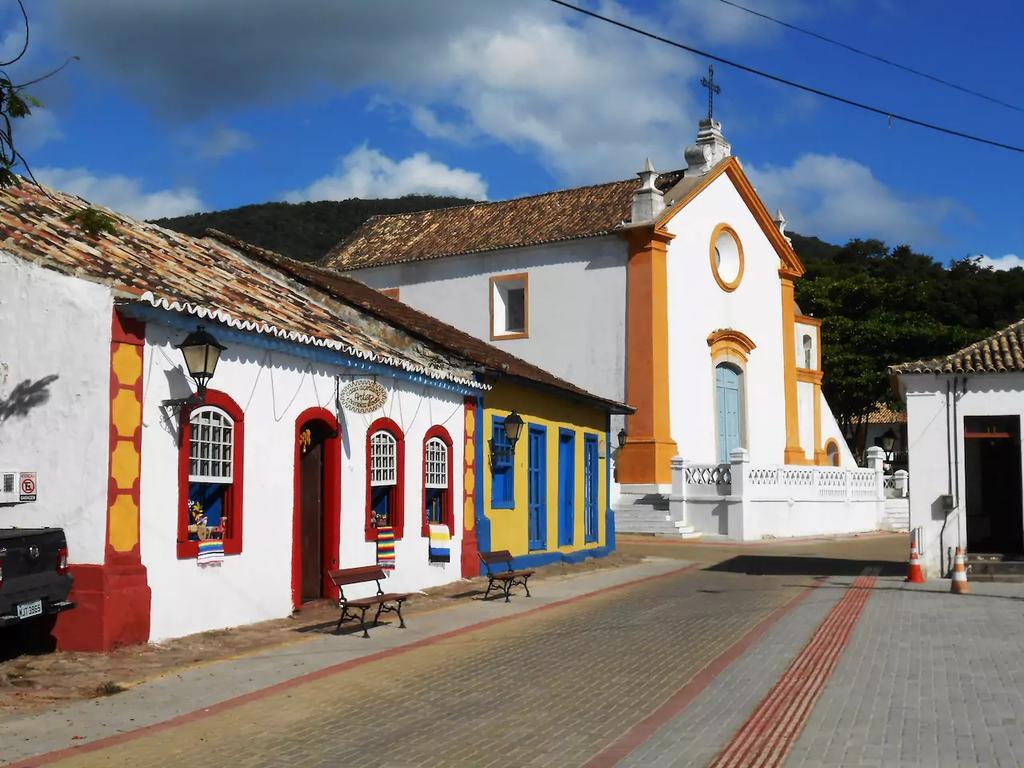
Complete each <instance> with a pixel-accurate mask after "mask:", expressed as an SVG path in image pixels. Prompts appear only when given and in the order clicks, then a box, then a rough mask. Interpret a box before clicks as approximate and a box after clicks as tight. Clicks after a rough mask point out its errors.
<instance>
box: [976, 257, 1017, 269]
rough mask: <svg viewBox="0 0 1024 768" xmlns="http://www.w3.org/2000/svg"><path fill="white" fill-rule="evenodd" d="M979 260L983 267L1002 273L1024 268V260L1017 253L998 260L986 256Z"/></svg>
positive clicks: (997, 258)
mask: <svg viewBox="0 0 1024 768" xmlns="http://www.w3.org/2000/svg"><path fill="white" fill-rule="evenodd" d="M978 258H979V260H980V263H981V266H983V267H991V268H992V269H995V270H998V271H1000V272H1002V271H1004V270H1007V269H1016V268H1017V267H1024V258H1021V257H1020V256H1018V255H1017V254H1016V253H1007V254H1006V255H1004V256H998V257H996V258H993V257H991V256H986V255H985V254H981V255H980V256H979V257H978Z"/></svg>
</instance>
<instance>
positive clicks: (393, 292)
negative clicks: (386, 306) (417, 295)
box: [380, 288, 402, 301]
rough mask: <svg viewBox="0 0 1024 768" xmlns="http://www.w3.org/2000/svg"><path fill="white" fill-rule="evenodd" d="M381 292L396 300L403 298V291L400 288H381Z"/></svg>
mask: <svg viewBox="0 0 1024 768" xmlns="http://www.w3.org/2000/svg"><path fill="white" fill-rule="evenodd" d="M380 292H381V293H382V294H384V295H385V296H387V297H388V298H389V299H394V300H395V301H401V300H402V299H401V298H400V296H401V291H400V289H398V288H381V289H380Z"/></svg>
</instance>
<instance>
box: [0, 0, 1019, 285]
mask: <svg viewBox="0 0 1024 768" xmlns="http://www.w3.org/2000/svg"><path fill="white" fill-rule="evenodd" d="M745 4H747V5H749V6H751V7H755V8H757V9H759V10H762V11H764V12H766V13H770V14H772V15H775V16H778V17H780V18H783V19H786V20H787V21H790V22H792V23H795V24H800V25H803V26H806V27H810V28H812V29H815V30H817V31H819V32H820V33H822V34H825V35H828V36H832V37H835V38H839V39H841V40H844V41H848V42H849V43H851V44H853V45H856V46H859V47H862V48H866V49H868V50H871V51H874V52H877V53H878V54H880V55H883V56H886V57H888V58H892V59H895V60H898V61H900V62H903V63H905V64H907V65H909V66H913V67H915V68H918V69H922V70H925V71H927V72H930V73H933V74H935V75H937V76H940V77H943V78H946V79H949V80H952V81H955V82H960V83H963V84H964V85H968V86H971V87H974V88H977V89H978V90H982V91H985V92H987V93H990V94H992V95H993V96H996V97H998V98H1001V99H1003V100H1006V101H1009V102H1021V104H1022V106H1024V93H1022V91H1021V88H1020V85H1021V76H1022V74H1024V66H1022V62H1021V56H1020V53H1019V47H1018V37H1019V35H1020V32H1021V30H1022V28H1024V11H1022V10H1019V9H1018V6H1019V3H1014V2H1010V1H1009V0H990V1H989V2H986V3H985V4H984V9H983V12H979V13H969V12H966V11H965V10H964V6H962V5H961V4H959V3H952V2H945V3H934V2H926V1H925V0H900V1H899V2H897V1H896V0H747V2H746V3H745ZM589 5H590V7H592V8H594V9H597V10H600V11H602V12H604V13H607V14H609V15H613V16H616V17H617V18H621V19H623V20H627V21H630V22H632V23H634V24H636V25H638V26H643V27H645V28H649V29H652V30H654V31H657V32H659V33H661V34H664V35H666V36H669V37H672V38H675V39H678V40H681V41H684V42H687V43H689V44H692V45H695V46H698V47H703V48H707V49H709V50H712V51H715V52H717V53H719V54H720V55H723V56H726V57H730V58H735V59H737V60H740V61H742V62H744V63H747V64H750V65H752V66H756V67H760V68H763V69H767V70H769V71H772V72H775V73H778V74H780V75H782V76H785V77H789V78H792V79H795V80H800V81H803V82H806V83H808V84H810V85H814V86H817V87H820V88H823V89H826V90H831V91H834V92H837V93H841V94H843V95H846V96H849V97H851V98H854V99H858V100H862V101H866V102H870V103H874V104H878V105H880V106H882V107H884V108H887V109H891V110H892V111H894V112H902V113H907V114H911V115H914V116H917V117H921V118H923V119H927V120H930V121H933V122H937V123H941V124H945V125H949V126H951V127H954V128H959V129H962V130H966V131H968V132H972V133H978V134H982V135H985V136H990V137H992V138H996V139H1000V140H1003V141H1007V142H1009V143H1016V144H1024V131H1022V128H1024V113H1022V112H1018V111H1013V110H1010V109H1006V108H1004V107H1000V106H997V105H994V104H990V103H988V102H985V101H982V100H979V99H977V98H975V97H971V96H968V95H966V94H962V93H958V92H957V91H953V90H950V89H948V88H944V87H942V86H939V85H937V84H935V83H931V82H928V81H925V80H921V79H919V78H916V77H913V76H912V75H909V74H907V73H904V72H900V71H897V70H894V69H891V68H888V67H885V66H883V65H881V64H878V63H875V62H871V61H868V60H865V59H863V58H860V57H856V56H854V55H852V54H850V53H848V52H846V51H843V50H840V49H837V48H835V47H832V46H828V45H825V44H823V43H821V42H819V41H816V40H813V39H810V38H807V37H804V36H801V35H798V34H796V33H794V32H791V31H788V30H785V29H782V28H780V27H777V26H775V25H772V24H769V23H767V22H765V21H763V20H761V19H758V18H755V17H753V16H750V15H748V14H745V13H743V12H742V11H739V10H737V9H735V8H731V7H729V6H727V5H725V4H723V3H721V2H719V0H650V1H649V2H620V3H612V2H592V3H590V4H589ZM30 6H31V7H30V8H29V10H30V14H31V24H32V47H31V52H30V55H29V56H28V57H27V58H26V59H25V60H24V61H22V62H19V63H18V64H17V65H16V66H15V67H13V68H12V69H11V74H12V75H14V77H15V79H19V78H20V79H26V78H28V77H31V76H34V75H37V74H39V73H41V72H43V71H45V70H47V69H48V68H50V67H52V66H54V65H55V64H57V63H59V62H60V61H62V60H63V59H64V58H65V57H67V56H70V55H78V56H79V57H80V61H78V62H76V63H74V64H73V65H72V66H70V67H69V68H68V69H66V70H64V71H63V72H62V73H60V74H59V75H58V76H56V77H54V78H52V79H50V80H48V81H47V82H45V83H43V84H41V85H39V86H38V87H37V88H36V89H34V91H33V93H34V95H37V96H38V97H39V98H40V99H42V100H43V101H44V102H45V104H46V109H45V110H39V111H38V112H37V114H36V115H34V116H33V117H32V118H30V119H29V120H28V121H26V122H25V124H24V125H19V126H18V129H19V133H18V134H17V136H18V140H19V146H20V148H21V150H22V151H23V153H24V154H25V155H26V156H27V157H28V158H29V160H30V162H31V163H32V165H33V167H34V169H35V170H36V171H37V173H38V175H39V176H40V178H42V179H43V180H44V181H46V182H47V183H50V184H53V185H54V186H58V187H61V188H63V189H66V190H68V191H72V192H76V193H78V194H81V195H83V196H84V197H87V198H89V199H92V200H94V201H96V202H99V203H103V204H107V205H110V206H111V207H114V208H117V209H119V210H122V211H125V212H127V213H131V214H134V215H138V216H142V217H156V216H162V215H178V214H182V213H186V212H190V211H194V210H216V209H220V208H228V207H234V206H238V205H244V204H246V203H259V202H264V201H269V200H293V201H299V200H306V199H314V200H318V199H344V198H347V197H353V196H361V197H386V196H397V195H402V194H408V193H413V192H433V193H439V194H455V195H462V196H468V197H476V198H483V197H486V198H488V199H492V200H496V199H502V198H507V197H514V196H518V195H524V194H532V193H536V192H542V191H545V190H549V189H553V188H559V187H565V186H572V185H576V184H587V183H593V182H599V181H607V180H611V179H617V178H625V177H626V176H628V175H630V174H631V173H633V172H635V171H637V170H639V169H640V167H641V165H642V164H643V160H644V158H645V157H646V156H650V157H651V159H652V161H653V162H654V164H655V166H656V167H657V168H659V169H671V168H678V167H681V166H682V165H684V163H683V160H682V153H683V148H684V146H685V145H686V144H687V143H690V142H692V140H693V138H694V135H695V131H696V123H697V120H698V119H699V118H700V116H701V114H702V112H703V111H704V109H705V95H706V94H705V92H704V91H703V90H702V89H701V88H700V86H699V79H700V76H701V75H702V74H703V72H704V70H705V69H706V67H707V62H706V61H702V60H701V59H699V58H697V57H695V56H692V55H689V54H686V53H683V52H681V51H676V50H674V49H670V48H668V47H666V46H662V45H659V44H657V43H653V42H649V41H644V40H642V39H640V38H638V37H636V36H635V35H632V34H630V33H628V32H624V31H621V30H618V29H615V28H611V27H608V26H607V25H603V24H601V23H600V22H595V21H588V20H585V19H582V18H579V17H577V16H574V15H572V14H571V13H570V12H568V11H564V10H561V9H559V8H557V7H556V6H554V5H552V4H551V3H549V2H547V1H546V0H518V2H506V0H429V1H428V0H401V1H400V0H376V1H375V2H356V1H355V0H291V1H290V2H287V3H286V2H283V1H277V2H267V1H266V0H218V1H217V2H213V3H211V2H208V0H175V1H174V2H170V1H169V0H164V1H163V2H156V0H90V2H88V3H85V2H78V1H77V0H65V1H64V2H48V1H47V0H37V1H36V2H32V3H30ZM19 35H20V29H19V26H18V16H17V15H16V12H15V5H14V3H13V2H12V1H11V0H0V46H2V48H3V49H4V50H7V51H9V50H11V49H12V48H13V47H16V45H17V43H18V41H19ZM716 77H717V79H718V80H719V82H720V83H721V85H722V89H723V92H722V94H721V96H720V98H719V99H718V101H717V106H716V117H717V118H719V119H721V120H722V122H723V125H724V130H725V133H726V136H727V137H728V139H729V140H730V141H731V142H732V145H733V152H734V154H736V155H738V156H739V157H740V159H741V160H742V161H743V163H744V167H745V168H746V169H747V171H748V173H749V174H750V175H751V176H752V178H753V179H754V182H755V185H756V186H757V188H758V190H759V192H760V193H761V195H762V197H763V198H764V199H765V201H766V203H767V204H768V205H769V206H770V207H771V208H772V209H773V210H774V209H775V208H776V207H781V208H782V210H783V212H784V213H785V215H786V218H787V219H788V220H789V222H790V228H791V229H793V230H796V231H799V232H803V233H806V234H817V235H819V236H820V237H822V238H824V239H828V240H832V241H835V242H843V241H845V240H846V239H848V238H850V237H881V238H883V239H885V240H886V241H889V242H891V243H897V242H908V243H909V244H910V245H912V246H913V247H915V248H916V249H918V250H921V251H924V252H927V253H931V254H932V255H934V256H936V257H938V258H940V259H943V260H948V259H951V258H958V257H962V256H965V255H968V254H984V255H985V256H986V258H987V259H989V260H990V262H991V263H993V264H994V265H996V266H1007V265H1011V266H1012V265H1015V264H1017V263H1018V262H1019V261H1020V260H1019V259H1018V258H1017V254H1019V255H1020V256H1022V257H1024V245H1022V241H1024V216H1022V215H1021V212H1022V210H1024V193H1022V191H1021V190H1022V186H1021V184H1020V182H1019V178H1020V176H1021V171H1022V170H1024V155H1021V154H1016V153H1012V152H1007V151H1004V150H998V149H994V148H990V147H985V146H982V145H977V144H973V143H969V142H966V141H963V140H959V139H954V138H949V137H945V136H941V135H937V134H933V133H930V132H926V131H923V130H921V129H918V128H913V127H910V126H906V125H901V124H898V123H897V124H894V125H891V126H890V125H889V124H888V122H887V121H886V120H885V119H884V118H880V117H877V116H873V115H868V114H862V113H860V112H856V111H853V110H851V109H849V108H847V107H844V106H840V105H837V104H831V103H828V102H824V101H822V100H820V99H817V98H816V97H813V96H809V95H805V94H801V93H798V92H795V91H792V90H789V89H786V88H783V87H781V86H778V85H774V84H772V83H769V82H766V81H764V80H761V79H759V78H755V77H752V76H750V75H746V74H743V73H740V72H736V71H733V70H730V69H729V68H728V67H725V66H722V65H719V66H717V67H716Z"/></svg>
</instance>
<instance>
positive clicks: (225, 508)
mask: <svg viewBox="0 0 1024 768" xmlns="http://www.w3.org/2000/svg"><path fill="white" fill-rule="evenodd" d="M243 418H244V417H243V414H242V410H241V409H240V408H239V407H238V405H237V404H236V403H235V401H234V400H232V399H231V398H230V397H228V396H227V395H225V394H224V393H222V392H216V391H214V390H207V392H206V397H205V399H204V402H203V403H202V404H200V405H198V406H195V407H192V408H184V409H182V412H181V444H180V448H179V460H178V467H179V468H178V475H179V480H178V486H179V512H178V520H179V523H178V542H177V546H178V557H182V558H186V557H195V556H196V554H197V552H198V547H199V543H200V542H202V541H210V540H215V541H216V540H220V541H223V542H224V554H229V555H230V554H238V553H239V552H241V551H242V519H241V517H242V450H243V448H242V447H243V435H244V432H243Z"/></svg>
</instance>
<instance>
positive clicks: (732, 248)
mask: <svg viewBox="0 0 1024 768" xmlns="http://www.w3.org/2000/svg"><path fill="white" fill-rule="evenodd" d="M711 272H712V274H713V275H714V276H715V282H717V283H718V285H719V287H720V288H721V289H722V290H723V291H734V290H736V287H737V286H738V285H739V284H740V280H742V279H743V246H742V245H740V239H739V238H738V237H737V236H736V232H735V231H734V230H733V228H732V227H730V226H729V225H728V224H719V225H718V226H717V227H715V231H714V233H713V234H712V235H711Z"/></svg>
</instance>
